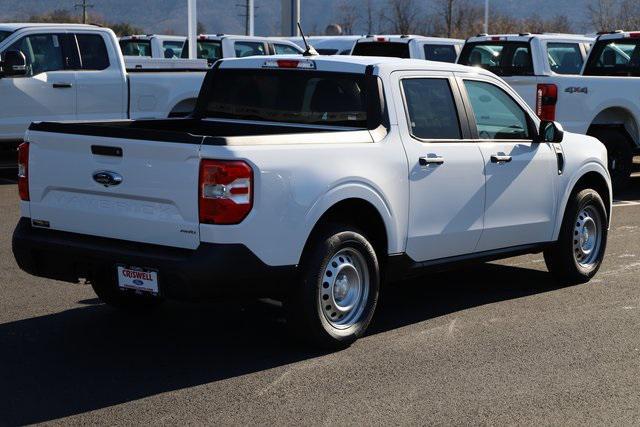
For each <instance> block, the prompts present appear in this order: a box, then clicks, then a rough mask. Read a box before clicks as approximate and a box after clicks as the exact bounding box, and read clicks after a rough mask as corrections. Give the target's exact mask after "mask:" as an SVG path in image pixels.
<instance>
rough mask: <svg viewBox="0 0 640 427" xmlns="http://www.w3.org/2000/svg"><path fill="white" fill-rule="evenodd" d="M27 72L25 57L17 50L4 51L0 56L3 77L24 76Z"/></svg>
mask: <svg viewBox="0 0 640 427" xmlns="http://www.w3.org/2000/svg"><path fill="white" fill-rule="evenodd" d="M25 74H27V58H26V57H25V56H24V53H22V52H20V51H19V50H10V51H8V52H5V53H4V55H3V58H2V75H3V76H4V77H12V76H24V75H25Z"/></svg>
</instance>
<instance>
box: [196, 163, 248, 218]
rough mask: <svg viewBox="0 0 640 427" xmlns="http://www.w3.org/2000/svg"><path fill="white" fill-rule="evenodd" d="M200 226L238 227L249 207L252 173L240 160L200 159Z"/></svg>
mask: <svg viewBox="0 0 640 427" xmlns="http://www.w3.org/2000/svg"><path fill="white" fill-rule="evenodd" d="M199 188H200V193H199V197H200V200H199V203H200V223H203V224H238V223H239V222H241V221H242V220H243V219H245V217H246V216H247V215H248V214H249V212H251V208H252V206H253V171H252V169H251V166H249V165H248V164H247V163H245V162H242V161H227V160H202V162H201V163H200V181H199Z"/></svg>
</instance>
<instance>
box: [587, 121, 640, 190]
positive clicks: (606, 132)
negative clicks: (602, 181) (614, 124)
mask: <svg viewBox="0 0 640 427" xmlns="http://www.w3.org/2000/svg"><path fill="white" fill-rule="evenodd" d="M593 136H594V137H596V138H598V139H599V140H600V141H601V142H602V143H603V144H604V145H605V147H606V148H607V157H608V159H607V169H609V173H610V174H611V180H612V181H613V186H614V188H618V189H619V188H624V187H625V186H626V185H627V184H628V183H629V178H630V176H631V171H632V169H633V149H632V148H631V144H630V143H629V140H628V137H627V136H626V135H625V134H624V132H622V131H620V130H616V129H599V130H596V131H594V132H593ZM613 158H615V159H616V169H615V171H612V170H611V167H610V166H611V163H612V159H613Z"/></svg>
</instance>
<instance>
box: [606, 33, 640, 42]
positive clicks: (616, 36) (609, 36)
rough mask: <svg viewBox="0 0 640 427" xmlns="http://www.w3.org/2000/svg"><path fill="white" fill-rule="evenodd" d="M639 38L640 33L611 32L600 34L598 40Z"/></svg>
mask: <svg viewBox="0 0 640 427" xmlns="http://www.w3.org/2000/svg"><path fill="white" fill-rule="evenodd" d="M637 38H640V31H612V32H610V33H605V34H600V35H599V37H598V40H618V39H637Z"/></svg>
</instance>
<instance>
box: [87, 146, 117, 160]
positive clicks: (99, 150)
mask: <svg viewBox="0 0 640 427" xmlns="http://www.w3.org/2000/svg"><path fill="white" fill-rule="evenodd" d="M91 152H92V153H93V154H95V155H98V156H111V157H122V148H120V147H109V146H108V145H92V146H91Z"/></svg>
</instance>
